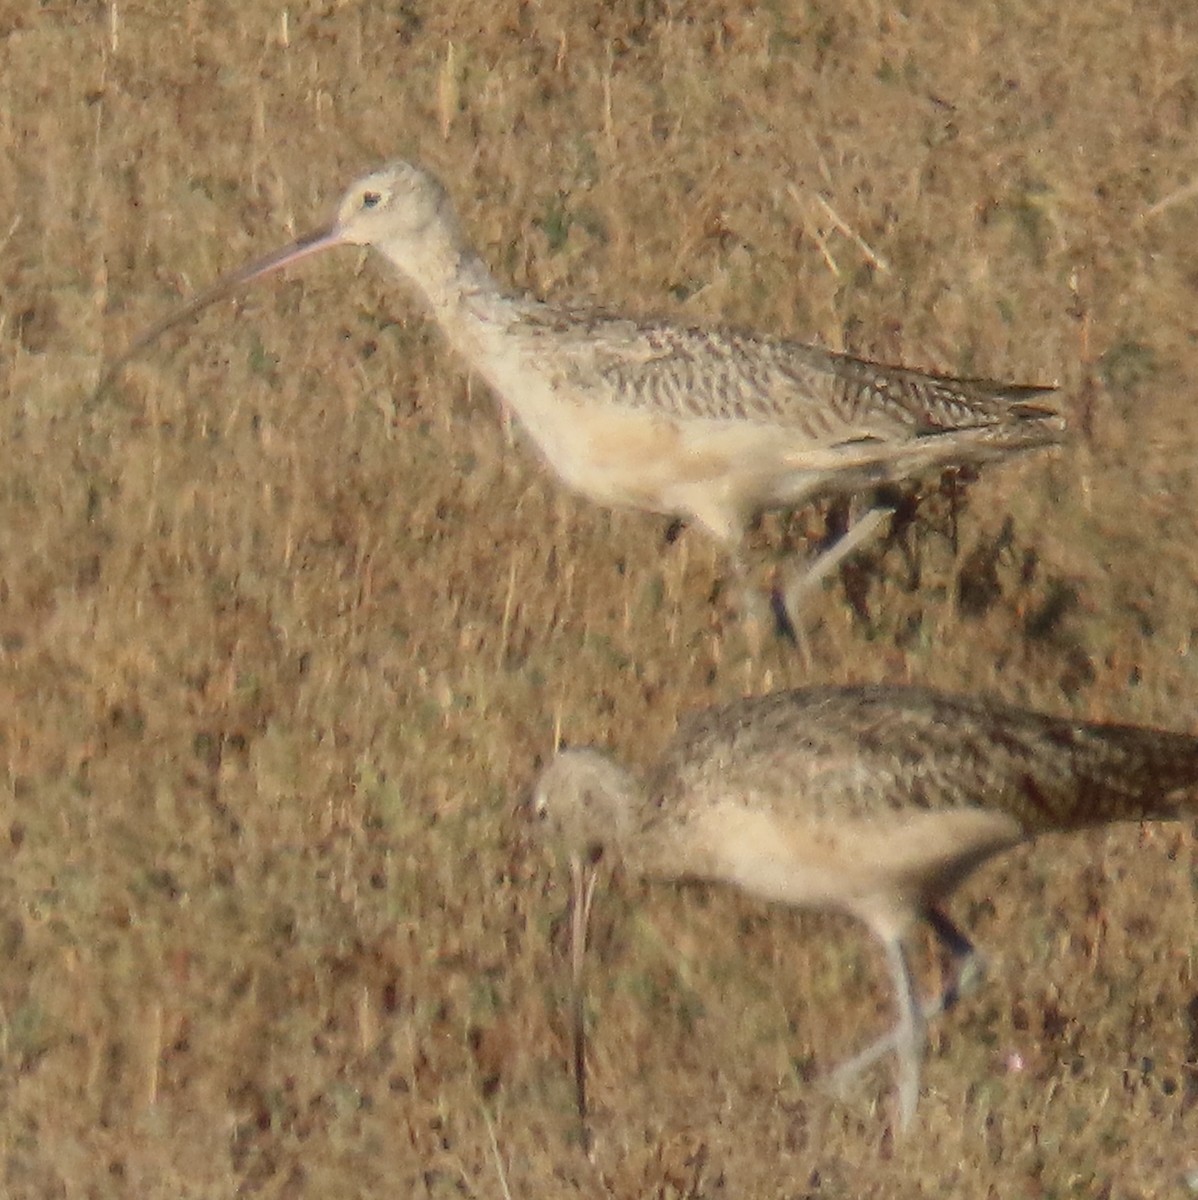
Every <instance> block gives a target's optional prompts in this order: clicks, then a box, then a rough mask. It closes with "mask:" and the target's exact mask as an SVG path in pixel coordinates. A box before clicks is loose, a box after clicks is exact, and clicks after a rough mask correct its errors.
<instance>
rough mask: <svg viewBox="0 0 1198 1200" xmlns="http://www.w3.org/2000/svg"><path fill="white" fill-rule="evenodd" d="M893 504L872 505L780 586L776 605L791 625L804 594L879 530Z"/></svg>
mask: <svg viewBox="0 0 1198 1200" xmlns="http://www.w3.org/2000/svg"><path fill="white" fill-rule="evenodd" d="M893 512H894V510H893V509H892V508H871V509H870V510H869V512H867V513H866V514H865V515H864V516H863V517H862V518H861V519H860V520H859V521H856V522H854V523H853V524H852V525H850V526H849V527H848V529H846V530H845V531H844V533H842V534H841V535H840V537H838V538H837V539H836V541H834V542H833V543H832V544H831V545H830V546H828V547H826V548H825V549H823V550H821V551H819V553H817V554H816V555H815V557H814V558H813V559H811V561H810V562H808V563H806V564H805V565H804V566H803V567H801V568H800V569H799V570H797V571H795V572H794V573H793V574H792V575H791V578H790V579H789V580H788V581H787V582H786V583H785V584H784V586H783V588H782V590H781V596H780V603H779V604H778V605H777V607H778V608H779V609H780V610H781V611H782V612H783V613H785V616H786V619H787V621H788V622H789V623H790V626H791V628H792V629H794V628H795V627H796V621H797V619H798V614H799V610H800V608H801V606H802V605H801V602H802V600H803V598H804V597H805V596H806V595H807V593H808V592H810V591H811V590H812V589H814V588H815V587H817V586H818V585H819V584H820V583H822V582H823V580H824V579H826V578H827V577H828V576H829V575H830V574H831V573H832V572H833V571H834V570H836V568H837V567H839V566H840V564H841V563H842V562H844V560H845V559H846V558H848V557H849V555H850V554H853V553H855V552H856V551H857V550H858V549H860V547H861V546H862V545H864V544H865V542H867V541H869V540H870V538H872V537H873V536H874V534H875V533H876V532H877V529H878V526H879V525H881V523H882V522H883V521H884V520H885V519H886V518H887V517H889V516H891V515H893Z"/></svg>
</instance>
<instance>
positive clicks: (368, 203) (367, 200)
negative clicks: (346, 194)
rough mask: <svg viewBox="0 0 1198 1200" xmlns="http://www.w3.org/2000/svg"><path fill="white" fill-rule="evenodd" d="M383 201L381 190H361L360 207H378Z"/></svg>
mask: <svg viewBox="0 0 1198 1200" xmlns="http://www.w3.org/2000/svg"><path fill="white" fill-rule="evenodd" d="M382 202H383V193H382V192H363V193H362V207H363V208H378V206H379V205H380V204H382Z"/></svg>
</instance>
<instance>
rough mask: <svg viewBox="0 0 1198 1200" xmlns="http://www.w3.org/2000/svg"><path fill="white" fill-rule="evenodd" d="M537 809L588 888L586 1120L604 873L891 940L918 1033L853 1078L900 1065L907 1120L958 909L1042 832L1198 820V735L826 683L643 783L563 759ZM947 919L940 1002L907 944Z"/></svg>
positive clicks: (679, 744) (680, 746)
mask: <svg viewBox="0 0 1198 1200" xmlns="http://www.w3.org/2000/svg"><path fill="white" fill-rule="evenodd" d="M533 805H534V809H535V811H536V812H537V813H538V814H539V816H540V817H541V818H542V819H543V820H544V821H545V822H546V823H547V824H548V826H549V830H550V833H551V835H552V836H553V838H554V839H555V840H556V841H557V842H558V843H559V844H560V845H561V846H563V847H564V848H565V849H566V850H567V851H568V852H569V854H570V858H571V863H572V869H573V874H574V885H575V886H574V913H575V918H574V951H573V955H574V978H575V1001H574V1010H575V1072H576V1084H577V1089H578V1097H577V1098H578V1106H579V1114H580V1118H581V1119H582V1121H583V1124H584V1127H585V1122H586V1107H587V1104H586V1081H585V1052H584V1029H583V1024H582V1005H581V999H580V988H579V983H578V981H579V978H580V975H581V967H582V955H583V947H584V945H585V938H586V923H587V917H588V915H589V909H590V905H591V898H592V896H593V894H594V885H595V878H596V873H595V864H596V863H597V862H598V860H599V858H600V856H601V855H611V856H614V857H615V858H617V859H618V860H620V861H622V862H623V863H624V864H625V865H626V866H627V868H628V869H629V870H631V871H633V872H634V873H639V874H642V875H646V876H651V877H656V878H664V879H678V880H682V879H691V880H701V881H710V882H717V883H728V884H732V885H733V886H735V887H738V888H741V889H742V890H744V891H746V892H749V893H751V894H752V895H755V896H758V897H760V898H762V899H764V900H770V901H775V902H777V903H781V904H789V905H796V906H800V907H811V908H822V909H833V910H839V911H842V912H846V913H849V914H851V915H853V916H855V917H857V918H859V919H860V920H861V921H863V922H864V923H865V924H866V925H867V926H868V927H869V928H870V929H871V930H872V931H873V933H874V934H875V936H876V937H877V938H878V940H879V941H880V942H881V943H882V946H883V948H884V949H885V952H886V962H887V966H888V968H889V972H890V977H891V980H892V982H893V985H894V990H895V1000H896V1004H897V1006H898V1013H899V1019H898V1023H897V1025H896V1027H895V1029H894V1031H893V1032H892V1033H890V1034H888V1035H887V1036H886V1037H884V1038H882V1039H880V1040H879V1041H878V1042H876V1043H874V1044H873V1045H872V1046H871V1047H869V1048H868V1049H867V1050H866V1051H865V1052H864V1053H862V1054H861V1055H858V1056H857V1057H856V1058H854V1059H853V1060H852V1061H851V1062H850V1063H848V1064H845V1065H844V1067H842V1068H841V1069H840V1070H839V1071H838V1072H837V1073H836V1078H838V1079H841V1080H843V1079H844V1078H846V1077H848V1076H850V1075H852V1074H853V1073H855V1072H856V1071H858V1070H859V1069H860V1068H861V1067H863V1066H864V1065H866V1064H867V1063H869V1062H871V1061H872V1060H873V1059H874V1058H876V1057H877V1056H878V1055H879V1054H880V1053H882V1052H885V1051H886V1050H889V1049H895V1050H897V1052H898V1062H899V1104H898V1115H899V1121H900V1124H901V1125H903V1126H906V1125H909V1124H910V1122H911V1120H912V1118H913V1117H914V1115H915V1109H916V1101H917V1098H918V1096H919V1073H920V1058H921V1056H922V1048H923V1042H924V1026H925V1020H926V1018H927V1017H928V1016H929V1015H931V1014H932V1013H935V1012H938V1011H939V1010H940V1009H941V1008H942V1007H944V1006H945V1003H946V1001H949V1000H951V999H952V997H953V995H954V994H955V992H956V989H957V986H958V983H959V981H960V980H961V979H962V977H963V976H964V975H965V974H966V972H967V970H968V967H969V965H970V964H971V963H972V962H973V961H974V950H973V947H972V946H971V944H970V942H969V939H968V938H967V937H966V936H965V934H963V933H962V932H961V931H960V930H958V929H957V927H956V926H955V925H954V924H953V923H952V921H951V920H950V919H949V918H948V916H947V915H945V913H944V911H943V909H942V908H941V904H942V902H943V900H944V899H945V898H946V897H947V896H948V895H949V893H950V892H951V891H952V890H953V889H954V888H955V887H956V886H957V885H958V884H960V883H961V882H962V880H964V879H965V878H966V877H967V876H968V875H969V874H970V873H971V872H972V871H974V870H975V869H976V868H977V867H978V866H980V865H981V864H982V863H983V862H985V861H986V860H987V859H988V858H990V857H991V856H992V855H995V854H998V853H1000V852H1001V851H1003V850H1006V849H1008V848H1009V847H1011V846H1014V845H1017V844H1018V843H1020V842H1023V841H1027V840H1030V839H1032V838H1034V837H1036V836H1038V835H1039V834H1042V833H1049V832H1054V831H1065V830H1075V829H1082V828H1085V827H1088V826H1094V825H1103V824H1107V823H1109V822H1115V821H1145V820H1172V819H1176V818H1179V817H1182V816H1193V815H1195V814H1198V737H1191V736H1189V735H1188V734H1183V733H1173V732H1168V731H1165V730H1160V729H1152V728H1142V727H1138V726H1131V725H1106V724H1095V723H1091V722H1086V721H1075V720H1069V719H1067V718H1063V717H1054V716H1047V715H1044V714H1041V713H1038V712H1031V711H1027V710H1024V709H1019V708H1012V707H1009V706H1007V705H1004V704H998V703H994V702H991V701H989V700H982V699H975V698H970V697H964V696H952V695H946V694H943V693H940V692H935V691H931V690H928V689H925V688H917V687H885V686H875V687H817V688H806V689H801V690H798V691H790V692H777V693H773V694H770V695H765V696H760V697H754V698H751V699H745V700H738V701H736V702H734V703H732V704H728V705H725V706H723V707H719V708H713V709H709V710H707V711H704V712H700V713H698V714H697V715H695V716H694V717H692V718H691V719H690V720H689V721H687V722H685V723H684V724H683V725H682V726H681V727H680V729H679V730H678V732H677V734H676V735H675V737H674V739H673V740H672V742H671V743H670V744H669V746H668V747H667V748H666V751H665V753H664V755H663V756H662V758H661V760H660V761H659V763H658V764H657V766H656V767H654V768H653V769H652V770H651V771H650V772H649V774H648V775H647V776H646V777H645V778H644V779H640V778H637V777H636V776H635V775H633V774H632V773H631V772H630V771H628V770H626V769H625V768H624V767H622V766H621V765H619V763H617V762H616V760H615V759H614V758H612V757H611V756H610V755H608V754H606V753H604V752H601V751H598V750H594V749H571V750H563V751H560V752H559V753H558V754H557V755H556V756H555V757H554V758H553V759H552V760H551V761H550V762H549V764H548V765H547V766H546V768H545V769H544V771H543V773H542V774H541V776H540V779H539V780H538V782H537V784H536V787H535V791H534V795H533ZM921 919H922V920H925V921H927V922H928V924H929V925H930V927H931V928H932V930H933V932H934V933H935V934H936V935H937V937H938V938H939V940H940V942H941V943H942V945H943V946H944V947H945V948H946V949H947V951H948V952H949V954H950V956H951V957H952V959H953V960H954V964H955V970H954V972H953V975H952V978H951V980H950V982H949V984H948V986H947V988H946V991H945V995H943V996H940V997H936V998H934V999H933V1000H932V1001H930V1002H928V1003H927V1004H921V1003H920V1001H919V1000H918V998H917V997H916V994H915V988H914V985H913V983H912V979H911V973H910V970H909V968H908V965H907V958H906V954H905V951H904V948H903V938H904V935H905V934H906V932H907V931H908V930H909V929H910V928H911V926H912V925H913V924H914V923H916V922H917V921H919V920H921Z"/></svg>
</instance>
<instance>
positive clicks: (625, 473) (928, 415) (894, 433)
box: [97, 162, 1064, 616]
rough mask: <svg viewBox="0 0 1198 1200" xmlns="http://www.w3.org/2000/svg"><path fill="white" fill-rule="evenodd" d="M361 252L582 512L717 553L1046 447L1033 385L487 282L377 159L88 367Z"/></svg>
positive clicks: (1043, 415)
mask: <svg viewBox="0 0 1198 1200" xmlns="http://www.w3.org/2000/svg"><path fill="white" fill-rule="evenodd" d="M346 244H349V245H359V246H370V247H373V248H374V249H375V250H377V251H378V252H379V253H380V254H381V255H382V256H383V257H384V258H386V259H387V260H388V261H389V262H390V263H391V264H392V265H393V266H394V267H395V268H396V269H397V270H398V271H399V273H400V274H401V275H402V276H404V277H405V278H406V279H407V280H408V281H409V282H410V283H411V284H413V285H414V286H415V288H416V290H417V291H418V292H419V293H420V294H421V296H422V297H423V299H424V301H425V303H426V305H427V307H428V309H429V310H430V312H431V313H432V315H433V317H434V318H435V320H436V321H437V323H438V324H439V325H440V327H441V329H442V330H443V331H444V333H445V335H446V337H447V338H448V340H449V342H450V344H451V345H452V346H453V347H454V349H455V350H456V351H457V352H458V353H459V354H460V355H461V356H462V358H463V359H465V361H466V362H467V363H468V364H469V365H470V367H471V368H473V369H474V370H475V371H477V372H478V373H479V374H480V375H481V376H482V377H483V378H484V379H485V380H486V381H487V382H488V384H490V386H491V388H492V389H493V390H494V391H495V393H496V394H497V395H498V397H499V398H500V400H501V402H502V403H503V404H504V405H505V406H506V408H507V409H509V410H510V411H511V412H512V413H514V414H515V416H516V417H517V418H518V421H519V424H520V425H521V426H522V427H523V429H524V430H525V431H526V433H527V435H528V437H529V438H530V439H531V441H532V442H533V443H534V445H535V446H536V448H537V450H538V451H539V453H540V456H541V458H542V459H543V461H544V462H545V463H546V464H547V465H548V466H549V467H550V469H551V470H552V471H553V472H554V473H555V474H556V475H557V476H558V478H559V479H560V480H561V481H562V482H563V483H565V484H566V486H567V487H570V488H572V489H573V490H574V491H576V492H579V493H580V494H582V495H583V496H586V497H587V498H588V499H591V500H594V501H597V502H598V503H600V504H604V505H610V506H618V507H628V508H634V509H641V510H645V511H648V512H654V513H662V514H666V515H669V516H672V517H676V518H681V519H682V520H685V521H690V522H694V523H695V524H697V525H699V526H701V527H702V528H703V529H705V530H707V532H708V533H710V534H711V535H712V536H713V537H714V538H716V539H717V540H718V541H719V542H720V543H722V544H723V545H724V546H725V547H726V548H727V550H728V551H729V553H730V555H731V558H732V562H733V564H734V567H735V569H736V572H737V575H738V576H739V577H740V578H741V579H742V582H744V576H745V568H744V563H743V560H742V557H741V544H742V541H743V538H744V534H745V531H746V528H747V527H748V525H749V524H750V523H751V521H752V520H753V519H754V517H755V516H756V515H757V514H759V513H761V512H764V511H767V510H773V509H795V508H798V507H801V506H802V505H804V504H806V503H808V502H809V501H812V500H815V499H818V498H823V497H828V496H835V495H841V496H843V495H854V494H872V493H873V492H874V491H875V490H876V489H877V488H878V487H879V486H882V485H886V484H893V483H897V482H904V481H909V480H912V479H913V478H915V477H917V476H920V475H923V474H925V473H929V472H937V471H940V470H942V469H944V468H947V467H954V466H967V465H975V464H981V463H985V462H989V461H992V460H997V459H1002V458H1006V457H1008V456H1010V455H1012V454H1014V453H1016V452H1018V451H1023V450H1030V449H1035V448H1038V447H1043V446H1047V445H1051V444H1053V443H1056V442H1059V441H1060V440H1061V439H1062V437H1063V434H1064V422H1063V419H1062V418H1061V416H1060V415H1059V413H1058V412H1057V410H1056V409H1055V408H1054V407H1053V406H1052V405H1051V404H1050V403H1049V402H1048V401H1047V399H1046V393H1048V392H1050V391H1052V390H1053V389H1052V388H1051V387H1043V386H1033V385H1018V384H1005V383H996V382H992V381H989V380H979V379H954V378H951V377H947V376H941V375H933V374H925V373H922V372H919V371H912V370H908V369H906V368H903V367H893V366H884V365H882V364H879V363H873V362H868V361H865V360H863V359H859V358H853V357H850V356H848V355H844V354H837V353H833V352H831V351H828V350H824V349H821V348H820V347H818V346H810V345H804V344H801V343H798V342H793V341H786V340H782V339H780V338H776V337H768V336H760V335H755V334H749V333H741V332H732V331H721V330H713V329H701V328H691V327H687V326H684V325H680V324H676V323H674V322H671V321H668V320H636V319H630V318H626V317H619V316H613V315H610V314H608V313H605V312H602V311H598V310H584V309H578V308H567V307H563V306H559V305H556V304H551V303H546V302H543V301H541V300H537V299H533V298H531V297H528V296H523V295H516V294H512V293H510V292H507V291H505V290H504V289H502V288H501V287H500V286H499V284H498V283H497V282H496V280H495V279H494V277H493V276H492V274H491V272H490V271H489V270H488V269H487V267H486V265H485V264H484V263H483V261H482V259H481V258H479V256H478V255H477V254H476V253H475V251H474V250H473V249H472V248H471V247H470V245H469V244H468V242H467V241H466V238H465V236H464V234H463V232H462V230H461V227H460V225H459V223H458V220H457V217H456V215H455V212H454V209H453V206H452V204H451V203H450V200H449V198H448V196H447V194H446V192H445V190H444V188H443V187H442V186H441V184H440V183H439V182H438V181H437V180H436V179H435V178H434V177H433V176H432V175H431V174H430V173H429V172H428V171H426V170H424V169H423V168H421V167H418V166H414V165H412V164H410V163H406V162H396V163H393V164H391V165H390V166H387V167H384V168H382V169H381V170H379V171H376V172H374V173H373V174H370V175H367V176H365V177H364V178H363V179H361V180H359V181H358V182H357V183H355V184H353V186H352V187H351V188H350V189H349V191H348V192H347V193H346V195H345V197H344V199H343V200H342V201H341V204H340V206H339V207H338V209H337V214H336V216H335V218H334V219H333V220H332V222H331V223H330V224H328V225H327V226H325V227H324V228H322V229H319V230H317V231H315V232H314V233H311V234H309V235H308V236H307V237H304V238H301V239H299V240H298V241H296V242H294V243H293V244H291V245H290V246H287V247H285V248H283V249H281V250H279V251H277V252H275V253H273V254H270V255H268V256H267V257H265V258H262V259H259V260H258V261H256V262H253V263H250V264H249V265H248V266H245V267H243V268H241V269H240V270H237V271H235V272H233V273H232V274H230V275H228V276H225V277H224V278H222V279H221V280H219V281H218V282H217V283H215V284H214V285H213V286H212V287H210V288H208V289H207V290H206V291H203V292H201V293H200V294H199V295H197V296H196V297H195V298H194V299H192V300H191V301H190V302H189V303H187V304H186V305H184V306H183V307H182V308H180V309H178V310H177V311H175V312H173V313H171V314H170V315H168V316H167V317H166V318H164V319H163V320H161V321H159V322H158V323H157V324H155V325H154V326H152V327H151V328H150V329H148V330H147V331H146V332H144V333H143V334H142V335H141V336H140V337H138V338H137V339H136V340H135V341H134V342H133V343H132V345H131V346H130V347H129V348H128V350H126V352H125V353H124V354H122V355H121V356H120V358H118V359H117V360H116V361H115V362H114V363H113V364H112V365H111V366H110V367H109V368H108V370H107V371H106V372H105V373H104V375H103V376H102V378H101V381H100V384H99V386H98V389H97V391H102V390H103V389H104V388H106V387H107V386H108V385H109V384H110V383H111V381H112V379H113V378H114V376H115V374H116V372H117V371H118V370H119V368H120V367H121V366H122V365H123V364H124V363H125V362H126V361H127V360H128V359H129V358H130V357H131V356H132V355H134V354H136V353H137V352H139V351H140V350H142V349H143V348H144V347H145V346H147V345H148V344H149V343H150V342H152V341H153V340H154V339H155V338H157V337H158V336H159V335H160V334H162V333H163V332H164V331H166V330H167V329H169V328H170V327H171V326H173V325H175V324H176V323H178V322H179V321H181V320H183V319H184V318H185V317H188V316H190V315H191V314H193V313H196V312H198V311H199V310H200V309H202V308H204V307H205V306H206V305H208V304H210V303H212V302H213V301H215V300H217V299H219V298H221V297H223V296H225V295H227V294H228V293H229V292H231V291H232V290H234V289H235V288H237V287H239V286H241V285H243V284H246V283H249V282H250V281H251V280H255V279H259V278H261V277H262V276H264V275H267V274H270V273H271V272H273V271H277V270H279V269H280V268H282V267H285V266H287V265H288V264H290V263H294V262H297V261H298V260H300V259H301V258H304V257H307V256H308V255H311V254H316V253H318V252H320V251H323V250H326V249H329V248H330V247H333V246H339V245H346ZM885 515H886V511H885V510H884V509H881V508H874V509H872V510H871V511H870V512H868V513H867V514H866V516H865V517H863V518H862V519H861V520H860V521H858V522H857V524H856V525H855V526H853V527H852V528H850V529H849V531H848V532H847V533H845V534H844V535H843V536H842V537H841V538H840V540H839V541H838V542H837V543H835V544H834V545H832V546H831V547H829V548H828V549H827V550H826V551H824V553H823V554H822V555H821V556H819V558H818V559H817V560H816V561H815V562H813V563H812V564H811V566H810V568H809V569H807V570H806V571H804V572H802V573H800V575H799V576H798V577H797V579H796V580H795V582H794V583H793V584H792V585H790V586H789V587H787V588H786V589H784V592H783V595H782V601H783V603H782V607H783V609H784V610H785V611H786V613H787V614H789V615H791V616H793V612H794V609H795V607H796V604H797V598H798V595H799V593H800V591H801V590H803V589H805V588H806V587H808V586H810V585H811V583H812V582H814V581H815V580H816V579H818V578H820V577H822V576H823V575H825V574H826V573H827V571H828V570H829V569H831V567H833V566H834V565H835V564H836V563H838V562H840V561H841V560H842V559H843V558H844V557H845V556H846V555H847V554H849V553H850V552H851V551H852V550H854V549H855V548H856V547H857V546H859V545H860V544H861V543H862V542H863V541H864V540H865V539H866V538H867V537H869V536H870V535H871V533H872V532H873V531H874V530H875V529H876V528H877V527H878V525H879V524H880V522H881V520H882V519H883V518H884V517H885Z"/></svg>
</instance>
